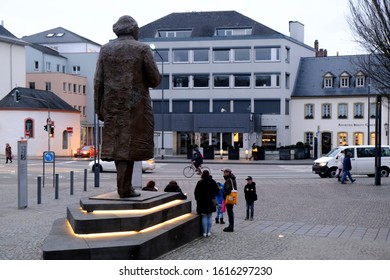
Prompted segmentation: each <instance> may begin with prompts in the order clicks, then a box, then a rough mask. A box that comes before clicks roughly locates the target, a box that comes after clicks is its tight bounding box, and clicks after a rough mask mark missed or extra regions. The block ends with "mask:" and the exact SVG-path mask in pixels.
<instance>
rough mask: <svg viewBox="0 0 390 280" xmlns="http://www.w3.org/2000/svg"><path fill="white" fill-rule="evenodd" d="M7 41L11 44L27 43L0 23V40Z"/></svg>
mask: <svg viewBox="0 0 390 280" xmlns="http://www.w3.org/2000/svg"><path fill="white" fill-rule="evenodd" d="M1 41H2V42H7V43H11V44H17V45H22V46H24V45H27V44H28V43H27V42H25V41H23V40H20V39H19V38H18V37H16V36H15V35H14V34H12V33H11V32H9V31H8V30H7V29H6V28H5V27H4V26H2V25H0V42H1Z"/></svg>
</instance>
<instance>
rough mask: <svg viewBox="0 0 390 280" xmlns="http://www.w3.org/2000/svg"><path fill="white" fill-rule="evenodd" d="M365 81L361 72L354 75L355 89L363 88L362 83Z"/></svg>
mask: <svg viewBox="0 0 390 280" xmlns="http://www.w3.org/2000/svg"><path fill="white" fill-rule="evenodd" d="M365 80H366V77H365V75H364V74H363V72H358V73H357V74H356V85H355V86H356V87H364V85H365V83H364V81H365Z"/></svg>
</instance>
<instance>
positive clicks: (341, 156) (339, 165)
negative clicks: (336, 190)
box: [336, 150, 345, 182]
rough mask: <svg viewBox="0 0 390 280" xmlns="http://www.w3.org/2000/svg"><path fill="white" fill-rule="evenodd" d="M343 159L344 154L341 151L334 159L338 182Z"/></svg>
mask: <svg viewBox="0 0 390 280" xmlns="http://www.w3.org/2000/svg"><path fill="white" fill-rule="evenodd" d="M344 158H345V152H344V150H342V151H341V152H340V153H339V154H338V155H337V157H336V159H337V171H336V178H337V179H338V181H339V182H340V181H341V176H342V175H343V173H342V172H343V162H344Z"/></svg>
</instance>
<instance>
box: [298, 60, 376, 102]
mask: <svg viewBox="0 0 390 280" xmlns="http://www.w3.org/2000/svg"><path fill="white" fill-rule="evenodd" d="M365 56H366V55H351V56H328V57H304V58H301V61H300V64H299V69H298V73H297V78H296V82H295V86H294V90H293V93H292V95H291V97H292V98H294V97H332V96H334V97H336V96H356V95H357V96H359V95H367V92H368V90H367V86H368V81H367V76H368V75H367V73H364V71H363V69H361V67H360V66H359V63H360V62H361V61H363V60H364V57H365ZM345 72H346V73H348V74H350V86H349V87H348V88H341V87H340V86H339V85H340V75H341V74H343V73H345ZM359 72H363V74H364V75H365V76H366V82H365V86H364V87H355V81H356V79H355V78H356V74H357V73H359ZM327 73H331V74H332V75H334V81H333V88H324V87H323V85H324V75H325V74H327ZM375 92H376V91H375V89H374V88H373V89H371V93H375Z"/></svg>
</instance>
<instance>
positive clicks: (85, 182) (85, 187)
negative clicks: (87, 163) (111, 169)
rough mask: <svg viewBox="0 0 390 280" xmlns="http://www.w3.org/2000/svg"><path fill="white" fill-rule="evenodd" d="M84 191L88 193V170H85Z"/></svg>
mask: <svg viewBox="0 0 390 280" xmlns="http://www.w3.org/2000/svg"><path fill="white" fill-rule="evenodd" d="M84 191H85V192H86V191H87V169H84Z"/></svg>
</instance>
